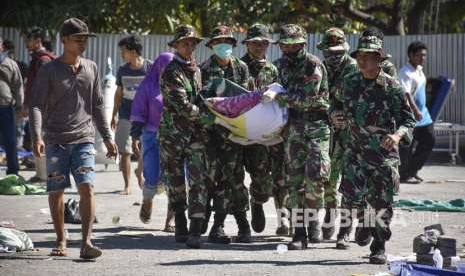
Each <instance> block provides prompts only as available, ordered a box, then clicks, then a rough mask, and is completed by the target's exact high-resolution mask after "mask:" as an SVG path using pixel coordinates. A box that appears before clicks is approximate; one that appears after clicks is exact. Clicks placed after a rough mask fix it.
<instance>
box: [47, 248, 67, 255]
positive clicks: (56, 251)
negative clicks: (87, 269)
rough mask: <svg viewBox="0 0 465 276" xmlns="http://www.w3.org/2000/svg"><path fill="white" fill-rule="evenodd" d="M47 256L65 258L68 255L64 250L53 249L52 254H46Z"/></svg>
mask: <svg viewBox="0 0 465 276" xmlns="http://www.w3.org/2000/svg"><path fill="white" fill-rule="evenodd" d="M48 255H49V256H53V257H66V256H68V254H67V253H66V248H53V249H52V252H50V254H48Z"/></svg>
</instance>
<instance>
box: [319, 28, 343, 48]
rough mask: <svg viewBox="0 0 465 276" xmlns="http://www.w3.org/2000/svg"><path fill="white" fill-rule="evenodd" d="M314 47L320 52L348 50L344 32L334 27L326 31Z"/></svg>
mask: <svg viewBox="0 0 465 276" xmlns="http://www.w3.org/2000/svg"><path fill="white" fill-rule="evenodd" d="M316 47H317V48H318V49H319V50H322V51H323V50H325V51H347V50H349V44H348V43H347V42H346V36H345V34H344V31H343V30H341V29H339V28H336V27H332V28H329V29H327V30H326V31H325V33H324V35H323V39H322V40H321V41H320V42H318V44H317V45H316Z"/></svg>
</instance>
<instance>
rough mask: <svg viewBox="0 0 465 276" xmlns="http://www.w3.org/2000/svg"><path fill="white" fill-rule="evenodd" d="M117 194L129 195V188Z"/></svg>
mask: <svg viewBox="0 0 465 276" xmlns="http://www.w3.org/2000/svg"><path fill="white" fill-rule="evenodd" d="M119 194H120V195H130V194H131V190H129V188H126V189H124V190H122V191H121V192H120V193H119Z"/></svg>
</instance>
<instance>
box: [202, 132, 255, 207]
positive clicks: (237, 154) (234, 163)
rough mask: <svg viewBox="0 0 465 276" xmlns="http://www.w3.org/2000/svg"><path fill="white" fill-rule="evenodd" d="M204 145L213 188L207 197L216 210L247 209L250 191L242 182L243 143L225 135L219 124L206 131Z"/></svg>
mask: <svg viewBox="0 0 465 276" xmlns="http://www.w3.org/2000/svg"><path fill="white" fill-rule="evenodd" d="M208 136H209V137H208V144H207V153H208V164H209V173H208V175H209V176H210V180H211V182H212V187H211V189H210V190H209V199H210V200H213V210H214V211H215V212H218V213H229V214H233V213H235V212H243V211H247V210H248V209H249V191H248V190H247V187H246V186H245V185H244V178H245V171H244V160H243V151H244V146H242V145H239V144H236V143H234V142H232V141H231V140H229V139H228V138H227V132H225V130H224V129H222V127H219V126H214V128H213V129H211V130H210V131H209V135H208Z"/></svg>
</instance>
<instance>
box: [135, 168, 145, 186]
mask: <svg viewBox="0 0 465 276" xmlns="http://www.w3.org/2000/svg"><path fill="white" fill-rule="evenodd" d="M134 174H135V175H136V177H137V184H139V188H141V189H142V184H143V183H144V177H143V176H142V169H139V168H137V169H135V170H134Z"/></svg>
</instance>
